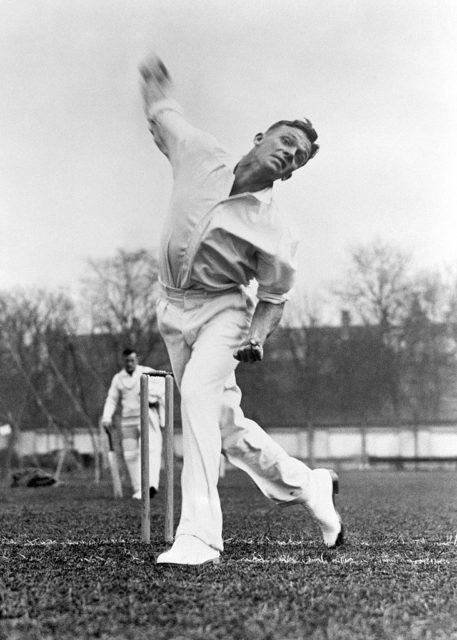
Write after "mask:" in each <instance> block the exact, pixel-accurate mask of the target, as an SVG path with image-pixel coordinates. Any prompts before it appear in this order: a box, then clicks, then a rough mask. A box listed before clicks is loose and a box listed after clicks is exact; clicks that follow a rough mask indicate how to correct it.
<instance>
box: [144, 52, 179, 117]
mask: <svg viewBox="0 0 457 640" xmlns="http://www.w3.org/2000/svg"><path fill="white" fill-rule="evenodd" d="M138 70H139V72H140V75H141V77H142V79H143V80H144V83H145V84H144V85H143V98H144V101H145V103H146V104H148V103H149V104H150V103H152V102H155V101H157V100H162V99H164V98H167V97H169V96H170V91H171V88H172V82H171V78H170V74H169V73H168V69H167V68H166V66H165V65H164V63H163V62H162V60H161V59H160V58H159V56H158V55H156V54H155V53H153V54H151V55H150V56H149V57H148V58H146V60H145V61H144V62H142V63H141V64H140V66H139V68H138Z"/></svg>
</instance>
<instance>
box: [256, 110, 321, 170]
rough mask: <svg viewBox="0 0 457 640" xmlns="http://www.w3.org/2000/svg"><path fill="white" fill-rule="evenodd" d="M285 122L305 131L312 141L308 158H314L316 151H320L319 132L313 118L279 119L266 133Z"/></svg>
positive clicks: (289, 125)
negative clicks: (313, 123)
mask: <svg viewBox="0 0 457 640" xmlns="http://www.w3.org/2000/svg"><path fill="white" fill-rule="evenodd" d="M284 124H285V125H287V126H288V127H295V128H296V129H300V131H303V133H304V134H305V136H306V137H307V138H308V140H309V141H310V142H311V153H310V154H309V158H308V160H311V158H314V156H315V155H316V153H317V152H318V151H319V145H318V144H316V140H317V132H316V130H315V128H314V127H313V125H312V123H311V120H308V118H302V119H301V120H278V122H275V123H274V124H272V125H271V126H270V127H268V129H267V131H266V133H269V132H270V131H273V129H277V128H278V127H281V126H282V125H284Z"/></svg>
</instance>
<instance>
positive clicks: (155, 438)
mask: <svg viewBox="0 0 457 640" xmlns="http://www.w3.org/2000/svg"><path fill="white" fill-rule="evenodd" d="M126 423H127V428H126ZM122 436H123V438H122V446H123V449H124V460H125V464H126V466H127V469H128V472H129V476H130V482H131V484H132V489H133V492H134V493H136V492H137V491H140V489H141V437H140V418H139V417H138V418H137V419H135V418H133V419H132V418H129V419H127V420H123V424H122ZM161 463H162V429H161V428H160V420H159V415H158V412H157V410H156V409H150V410H149V486H150V487H154V489H156V490H157V489H158V488H159V478H160V467H161Z"/></svg>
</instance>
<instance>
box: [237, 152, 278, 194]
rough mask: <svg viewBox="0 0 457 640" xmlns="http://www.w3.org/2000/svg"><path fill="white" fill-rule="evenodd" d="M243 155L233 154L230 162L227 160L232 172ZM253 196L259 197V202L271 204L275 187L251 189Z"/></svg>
mask: <svg viewBox="0 0 457 640" xmlns="http://www.w3.org/2000/svg"><path fill="white" fill-rule="evenodd" d="M241 158H242V156H238V157H235V156H232V157H231V158H230V159H229V160H228V162H227V166H228V167H229V169H230V170H231V172H232V173H233V171H234V170H235V167H236V165H237V164H238V162H239V161H240V160H241ZM249 193H250V194H251V195H252V196H254V198H257V200H259V202H263V203H264V204H270V203H271V201H272V199H273V187H272V186H271V187H265V189H260V191H251V192H249Z"/></svg>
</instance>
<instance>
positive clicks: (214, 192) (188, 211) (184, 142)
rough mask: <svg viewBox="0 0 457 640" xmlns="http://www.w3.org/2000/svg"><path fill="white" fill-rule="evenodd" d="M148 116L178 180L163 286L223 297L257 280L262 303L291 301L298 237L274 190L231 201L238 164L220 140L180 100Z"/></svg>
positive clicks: (164, 245)
mask: <svg viewBox="0 0 457 640" xmlns="http://www.w3.org/2000/svg"><path fill="white" fill-rule="evenodd" d="M147 117H148V121H149V125H150V130H151V132H152V134H153V136H154V139H155V141H156V143H157V146H158V147H159V149H160V150H161V151H162V152H163V153H164V154H165V155H166V156H167V157H168V159H169V160H170V163H171V165H172V168H173V177H174V185H173V192H172V196H171V202H170V209H169V214H168V216H167V219H166V222H165V227H164V230H163V235H162V240H161V246H160V256H159V263H160V278H161V280H162V282H163V283H164V284H165V285H168V286H171V287H178V288H181V289H203V290H206V291H212V292H213V291H221V292H223V291H224V290H230V289H233V288H234V287H237V286H239V285H248V284H249V282H250V281H251V280H252V279H254V278H255V279H256V280H257V282H258V284H259V287H258V291H257V297H258V298H259V300H264V301H266V302H271V303H273V304H281V303H282V302H284V301H285V300H287V293H288V291H289V290H290V289H291V287H292V285H293V282H294V275H295V270H296V267H295V253H296V249H297V244H298V243H297V235H296V234H293V233H292V231H291V229H290V227H289V225H288V223H287V222H286V220H285V218H284V216H283V214H282V213H281V212H280V211H279V210H278V208H277V206H276V205H275V203H274V201H273V199H272V189H271V188H268V189H264V190H262V191H257V192H255V193H243V194H239V195H234V196H229V194H230V191H231V189H232V186H233V182H234V179H235V176H234V173H233V170H234V167H235V164H236V161H235V160H234V159H233V156H231V155H230V154H229V153H228V151H227V150H226V149H224V148H223V147H222V146H221V145H220V144H219V143H218V142H217V140H216V139H215V138H214V137H213V136H211V135H209V134H207V133H204V132H203V131H200V130H199V129H197V128H195V127H193V126H192V125H190V124H189V123H188V122H187V121H186V120H185V118H184V117H183V115H182V111H181V108H180V106H179V104H178V103H177V102H176V101H174V100H168V99H167V100H160V101H158V102H156V103H154V104H152V105H149V106H148V109H147Z"/></svg>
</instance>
